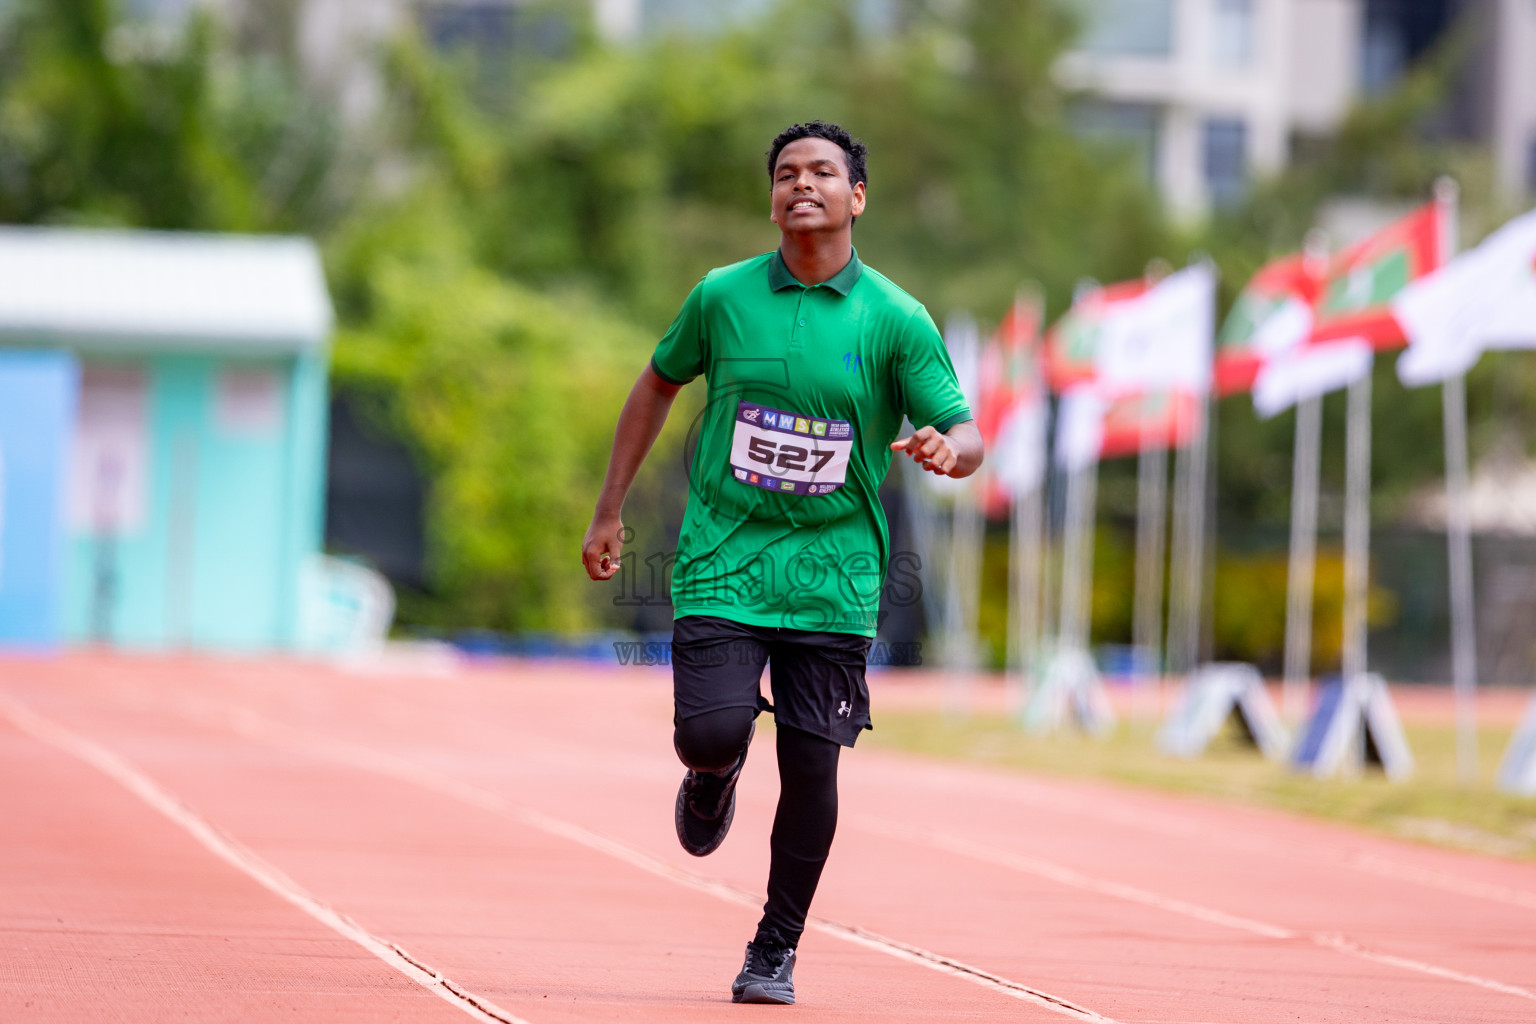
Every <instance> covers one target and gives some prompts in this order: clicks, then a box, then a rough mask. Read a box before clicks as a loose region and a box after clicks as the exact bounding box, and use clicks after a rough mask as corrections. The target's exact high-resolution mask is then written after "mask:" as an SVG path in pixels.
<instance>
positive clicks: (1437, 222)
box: [1311, 202, 1445, 350]
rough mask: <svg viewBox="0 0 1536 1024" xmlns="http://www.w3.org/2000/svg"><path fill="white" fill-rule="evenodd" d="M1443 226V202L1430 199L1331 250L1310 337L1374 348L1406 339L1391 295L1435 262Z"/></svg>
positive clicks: (1314, 340) (1392, 345)
mask: <svg viewBox="0 0 1536 1024" xmlns="http://www.w3.org/2000/svg"><path fill="white" fill-rule="evenodd" d="M1444 232H1445V217H1444V215H1443V213H1442V208H1441V204H1439V203H1435V202H1429V203H1426V204H1424V205H1423V206H1421V207H1419V209H1417V210H1415V211H1414V212H1413V213H1410V214H1409V215H1408V216H1406V217H1404V218H1403V219H1402V220H1399V221H1397V222H1396V223H1394V224H1391V225H1389V226H1388V227H1386V228H1385V229H1383V230H1381V231H1379V232H1377V233H1376V234H1375V235H1372V236H1371V237H1370V238H1367V239H1366V240H1365V241H1363V242H1360V243H1358V244H1356V245H1354V246H1352V247H1350V248H1349V249H1346V250H1345V251H1344V252H1342V253H1340V254H1339V255H1337V256H1335V257H1334V258H1333V260H1332V261H1331V262H1330V264H1329V268H1328V275H1327V277H1326V279H1325V280H1324V281H1323V283H1322V289H1321V291H1320V293H1319V294H1318V297H1317V301H1316V303H1315V304H1314V307H1313V315H1314V318H1315V322H1314V324H1313V327H1312V337H1311V343H1312V344H1319V343H1324V342H1330V341H1337V340H1339V339H1341V338H1363V339H1365V340H1366V341H1368V342H1370V344H1371V346H1372V347H1373V348H1376V349H1378V350H1379V349H1389V348H1398V347H1401V346H1402V345H1404V344H1406V343H1407V339H1406V337H1405V336H1404V334H1403V328H1402V326H1401V325H1400V324H1399V323H1398V322H1397V318H1396V317H1395V316H1393V315H1392V299H1393V298H1394V297H1395V296H1396V295H1397V293H1398V292H1400V291H1402V290H1403V288H1405V287H1406V286H1407V285H1408V284H1409V283H1410V282H1412V281H1417V280H1418V279H1419V278H1421V277H1424V276H1425V275H1426V274H1428V273H1430V272H1431V271H1433V270H1436V269H1438V268H1439V266H1440V263H1441V260H1442V256H1441V254H1442V253H1443V252H1444V251H1445V250H1444V247H1443V244H1442V242H1443V239H1444Z"/></svg>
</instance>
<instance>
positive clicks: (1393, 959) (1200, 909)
mask: <svg viewBox="0 0 1536 1024" xmlns="http://www.w3.org/2000/svg"><path fill="white" fill-rule="evenodd" d="M856 827H859V828H862V829H863V830H864V831H867V832H871V833H873V834H875V835H878V836H883V837H885V838H888V839H901V840H905V841H907V842H910V843H915V844H919V845H924V846H928V847H931V848H933V849H936V850H943V851H946V852H949V853H953V854H957V855H959V856H962V857H969V858H971V859H973V860H979V861H983V862H985V863H989V864H994V865H997V866H998V867H1003V868H1009V869H1012V870H1014V871H1019V872H1022V873H1024V874H1030V875H1034V876H1035V877H1037V878H1044V879H1046V880H1048V881H1052V882H1056V883H1058V884H1060V885H1066V886H1071V887H1072V888H1076V889H1083V890H1086V891H1088V892H1096V893H1099V894H1101V895H1104V896H1111V897H1114V898H1116V899H1121V900H1126V901H1128V902H1131V903H1139V904H1141V905H1143V906H1148V907H1154V908H1156V909H1158V910H1166V911H1168V912H1170V913H1174V914H1180V915H1182V916H1184V917H1190V918H1193V919H1195V920H1197V921H1204V922H1206V923H1207V924H1215V925H1220V926H1223V927H1227V928H1233V929H1237V930H1239V931H1245V932H1248V933H1250V934H1253V935H1259V936H1262V937H1264V938H1269V939H1282V940H1283V939H1292V940H1294V939H1304V940H1306V941H1308V942H1311V943H1312V944H1313V945H1316V946H1321V947H1323V948H1324V949H1331V950H1334V951H1335V952H1338V953H1343V954H1345V955H1346V956H1353V957H1359V958H1360V959H1362V960H1370V961H1372V962H1374V963H1379V964H1386V965H1389V966H1392V967H1398V968H1401V969H1403V970H1408V971H1415V972H1417V973H1419V974H1428V975H1431V976H1433V977H1436V978H1444V979H1446V980H1448V981H1458V982H1462V983H1463V984H1467V985H1475V986H1477V987H1478V988H1482V989H1487V990H1488V991H1490V992H1501V993H1503V994H1504V995H1510V996H1516V997H1518V998H1521V999H1530V1000H1536V993H1532V992H1530V991H1529V990H1527V989H1523V988H1520V987H1519V986H1516V985H1509V984H1506V983H1504V982H1502V981H1496V980H1494V979H1492V978H1484V977H1480V976H1478V975H1476V974H1467V973H1466V972H1464V971H1457V970H1452V969H1451V968H1449V967H1441V966H1439V965H1438V964H1431V963H1426V962H1424V961H1422V960H1413V959H1410V958H1408V957H1402V956H1395V955H1393V954H1391V953H1380V952H1377V951H1375V950H1372V949H1367V948H1366V947H1364V946H1361V945H1360V944H1359V943H1356V942H1354V941H1353V940H1351V939H1348V938H1346V937H1344V936H1342V935H1326V934H1321V933H1311V934H1308V933H1305V932H1299V931H1296V930H1295V929H1291V928H1285V927H1282V926H1281V925H1274V924H1269V923H1267V922H1264V921H1256V920H1253V919H1251V918H1246V917H1238V916H1237V915H1235V914H1228V913H1226V912H1225V911H1221V910H1215V909H1213V908H1211V907H1204V906H1201V905H1200V904H1198V903H1190V902H1188V901H1186V900H1180V899H1174V898H1172V897H1168V896H1164V895H1162V894H1161V893H1156V892H1152V891H1151V890H1148V889H1141V888H1138V887H1136V886H1132V885H1122V884H1121V883H1119V882H1111V881H1107V880H1105V879H1100V878H1094V877H1093V876H1091V875H1085V874H1083V873H1082V872H1080V871H1074V870H1073V869H1071V868H1066V867H1062V866H1061V865H1059V864H1053V863H1051V862H1050V861H1045V860H1040V859H1038V858H1035V857H1024V856H1021V855H1019V854H1016V853H1013V852H1011V851H1009V850H1001V849H998V848H996V847H993V846H987V845H985V844H983V843H974V842H971V841H969V840H965V839H956V838H954V837H952V836H944V835H939V834H937V833H934V832H928V831H924V830H921V829H913V828H909V827H907V826H904V825H896V824H893V823H890V822H885V821H876V820H874V819H869V818H863V819H859V820H858V821H857V823H856Z"/></svg>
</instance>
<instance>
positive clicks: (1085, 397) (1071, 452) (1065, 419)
mask: <svg viewBox="0 0 1536 1024" xmlns="http://www.w3.org/2000/svg"><path fill="white" fill-rule="evenodd" d="M1108 406H1109V403H1108V402H1106V401H1105V400H1104V398H1103V396H1102V395H1100V394H1099V392H1098V390H1097V389H1095V388H1094V387H1093V386H1092V385H1079V386H1078V387H1075V388H1073V389H1071V390H1070V391H1068V392H1066V393H1065V394H1064V395H1062V396H1061V405H1060V407H1059V408H1058V410H1057V413H1056V417H1057V419H1056V464H1057V465H1058V466H1060V467H1061V468H1063V469H1066V470H1069V471H1070V470H1077V469H1084V468H1086V467H1088V466H1091V465H1093V464H1094V463H1095V462H1097V461H1098V458H1099V451H1100V450H1101V449H1102V448H1103V445H1104V411H1105V410H1106V409H1107V408H1108Z"/></svg>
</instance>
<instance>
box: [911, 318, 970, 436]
mask: <svg viewBox="0 0 1536 1024" xmlns="http://www.w3.org/2000/svg"><path fill="white" fill-rule="evenodd" d="M896 374H897V380H898V382H899V384H900V385H901V403H902V409H901V411H902V412H903V413H905V414H906V417H907V419H909V420H911V421H912V425H913V426H915V427H928V426H931V427H933V428H934V429H935V430H937V431H939V432H940V433H943V432H944V431H946V430H948V429H949V428H950V427H952V426H954V425H955V424H956V423H963V422H965V421H966V420H968V419H970V418H971V410H970V407H969V406H968V405H966V402H965V395H964V394H962V393H961V391H960V385H959V383H958V382H957V381H956V380H955V367H954V364H953V363H951V362H950V360H949V350H948V349H946V348H945V347H944V338H943V336H942V335H940V334H939V329H938V328H937V327H936V326H934V323H933V318H932V317H930V316H929V315H928V311H927V310H926V309H924V308H922V307H921V306H919V307H918V308H917V309H915V310H913V311H912V315H911V316H909V317H908V318H907V324H906V329H905V330H904V331H903V332H902V338H901V350H900V353H899V355H898V356H897V360H896Z"/></svg>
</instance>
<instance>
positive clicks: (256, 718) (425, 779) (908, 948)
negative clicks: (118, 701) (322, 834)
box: [182, 701, 1119, 1024]
mask: <svg viewBox="0 0 1536 1024" xmlns="http://www.w3.org/2000/svg"><path fill="white" fill-rule="evenodd" d="M207 704H208V705H212V706H217V707H218V709H219V711H220V712H222V713H221V714H220V715H219V716H218V717H219V719H221V720H220V721H219V722H218V724H220V725H223V726H225V727H228V728H231V729H233V730H234V731H235V732H237V733H239V734H241V735H244V736H246V737H247V738H249V739H254V740H259V741H263V742H273V741H282V740H286V741H288V742H290V743H295V744H297V745H299V746H301V747H302V748H304V749H307V750H310V751H312V752H315V753H318V754H320V755H323V756H325V757H327V758H329V759H330V760H333V761H338V762H341V763H343V764H348V765H351V766H352V767H355V768H359V769H362V770H365V771H371V772H374V773H375V774H379V775H384V776H386V777H389V778H393V779H396V780H399V781H402V782H406V783H409V784H411V785H415V786H418V787H420V788H422V789H426V790H428V791H429V792H433V793H437V794H440V795H442V796H447V797H451V798H453V799H455V800H458V801H460V802H462V803H466V804H469V805H471V806H473V807H476V808H478V809H480V810H484V811H489V812H490V813H493V814H496V815H498V816H500V817H505V818H509V819H511V820H513V821H516V822H518V823H519V824H522V825H525V826H527V827H529V828H533V829H536V830H538V831H541V832H544V833H546V834H549V835H553V836H556V837H558V838H562V839H566V840H568V841H570V842H574V843H576V844H578V845H581V846H585V847H587V848H588V849H590V850H593V851H594V852H598V853H603V854H607V855H608V856H610V857H613V858H615V859H617V860H621V861H623V862H625V863H627V864H629V865H631V866H632V867H635V868H638V869H639V870H641V871H645V872H647V873H649V874H652V875H656V876H658V877H660V878H665V879H667V880H668V881H671V882H675V883H677V884H679V885H682V886H686V887H688V888H691V889H694V890H696V891H698V892H702V893H706V894H708V895H711V896H714V897H715V898H717V899H720V900H723V901H725V902H728V903H735V904H738V905H741V906H745V907H750V908H752V909H757V908H758V907H760V906H761V902H760V899H759V897H757V896H756V895H754V894H752V893H749V892H746V891H745V890H742V889H738V888H736V887H735V886H732V885H728V884H727V883H725V882H722V881H720V880H719V879H716V878H711V877H709V876H708V875H703V874H699V873H696V872H693V871H687V870H685V869H683V868H679V867H676V866H674V865H672V864H670V863H668V862H667V861H664V860H662V859H661V858H659V857H655V856H653V855H651V854H649V853H647V852H645V851H644V850H642V849H640V848H639V847H636V846H632V845H630V844H629V843H626V842H624V841H623V840H621V839H617V838H614V837H612V836H607V835H603V834H602V833H599V832H594V831H592V830H591V829H588V828H585V827H584V826H581V825H577V824H575V823H574V822H569V821H565V820H563V819H560V818H556V817H553V816H552V815H549V814H545V813H544V812H543V811H539V810H536V809H534V808H531V807H527V806H525V805H521V804H517V803H514V802H512V801H510V800H507V799H506V798H504V797H502V796H500V795H499V794H497V793H495V792H492V791H491V790H488V789H483V788H481V787H480V786H476V785H474V784H473V783H469V782H464V781H463V780H461V779H457V778H454V777H453V776H450V775H445V774H443V773H441V772H438V771H435V770H433V769H431V768H427V767H426V766H424V765H420V764H417V763H416V762H413V761H410V760H408V759H406V758H403V757H400V756H399V755H396V754H390V753H385V752H383V751H379V750H375V749H373V748H372V747H367V746H363V745H361V744H357V743H353V742H351V741H347V740H339V739H335V738H333V737H318V736H315V735H312V734H309V733H306V732H304V731H303V730H300V729H298V728H295V727H293V726H289V725H287V724H285V723H282V722H277V721H275V720H273V719H271V718H268V717H267V716H265V715H262V714H259V713H257V712H255V711H252V710H250V709H249V708H246V707H242V706H240V705H235V704H224V703H222V702H215V701H208V702H207ZM182 708H183V713H185V714H188V715H189V716H192V717H198V718H202V719H204V720H207V719H208V718H210V717H211V716H208V715H206V714H204V713H202V712H200V711H193V710H192V708H191V707H190V706H188V705H187V704H183V706H182ZM806 927H807V928H810V929H813V930H815V931H818V932H820V933H822V934H824V935H829V936H832V937H833V938H837V939H841V940H843V941H844V942H848V943H851V944H853V945H857V946H862V947H864V948H866V949H870V950H873V951H876V952H879V953H884V954H885V955H887V956H890V957H894V958H895V959H897V960H902V961H905V962H907V963H912V964H917V965H919V966H922V967H926V968H928V969H929V970H932V971H935V972H937V973H939V974H944V975H947V976H949V977H953V978H958V979H960V980H963V981H967V982H970V983H971V984H974V985H978V986H980V987H981V988H985V989H988V990H990V991H993V992H996V993H998V994H1000V995H1005V996H1008V997H1010V998H1013V999H1018V1000H1020V1001H1022V1002H1026V1003H1032V1004H1034V1005H1035V1006H1038V1007H1040V1008H1042V1009H1046V1010H1050V1011H1052V1012H1053V1013H1058V1014H1061V1015H1063V1016H1066V1017H1071V1018H1073V1019H1074V1020H1080V1021H1089V1022H1093V1024H1119V1022H1117V1021H1115V1020H1114V1019H1113V1018H1110V1017H1106V1016H1104V1015H1103V1014H1101V1013H1098V1012H1096V1011H1094V1010H1091V1009H1088V1008H1087V1007H1084V1006H1080V1005H1078V1004H1076V1003H1074V1002H1072V1001H1071V1000H1069V999H1065V998H1062V997H1061V996H1056V995H1052V994H1051V993H1049V992H1046V991H1044V990H1042V989H1037V988H1034V987H1033V986H1030V985H1026V984H1023V983H1022V982H1017V981H1013V980H1011V979H1009V978H1005V977H1003V976H1001V975H998V974H994V973H992V972H991V971H987V970H985V969H983V968H980V967H976V966H974V965H972V964H968V963H965V962H964V961H961V960H956V959H954V958H952V957H947V956H944V955H943V954H941V953H936V952H933V951H932V950H928V949H924V948H922V947H921V946H915V945H912V944H910V943H907V942H903V941H901V940H900V939H893V938H891V937H889V936H886V935H881V934H880V933H878V932H873V931H870V930H868V929H866V928H862V927H860V926H858V925H851V924H844V923H842V922H840V921H834V920H831V919H829V918H823V917H818V916H816V915H814V914H813V915H811V916H810V917H808V918H807V920H806Z"/></svg>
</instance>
